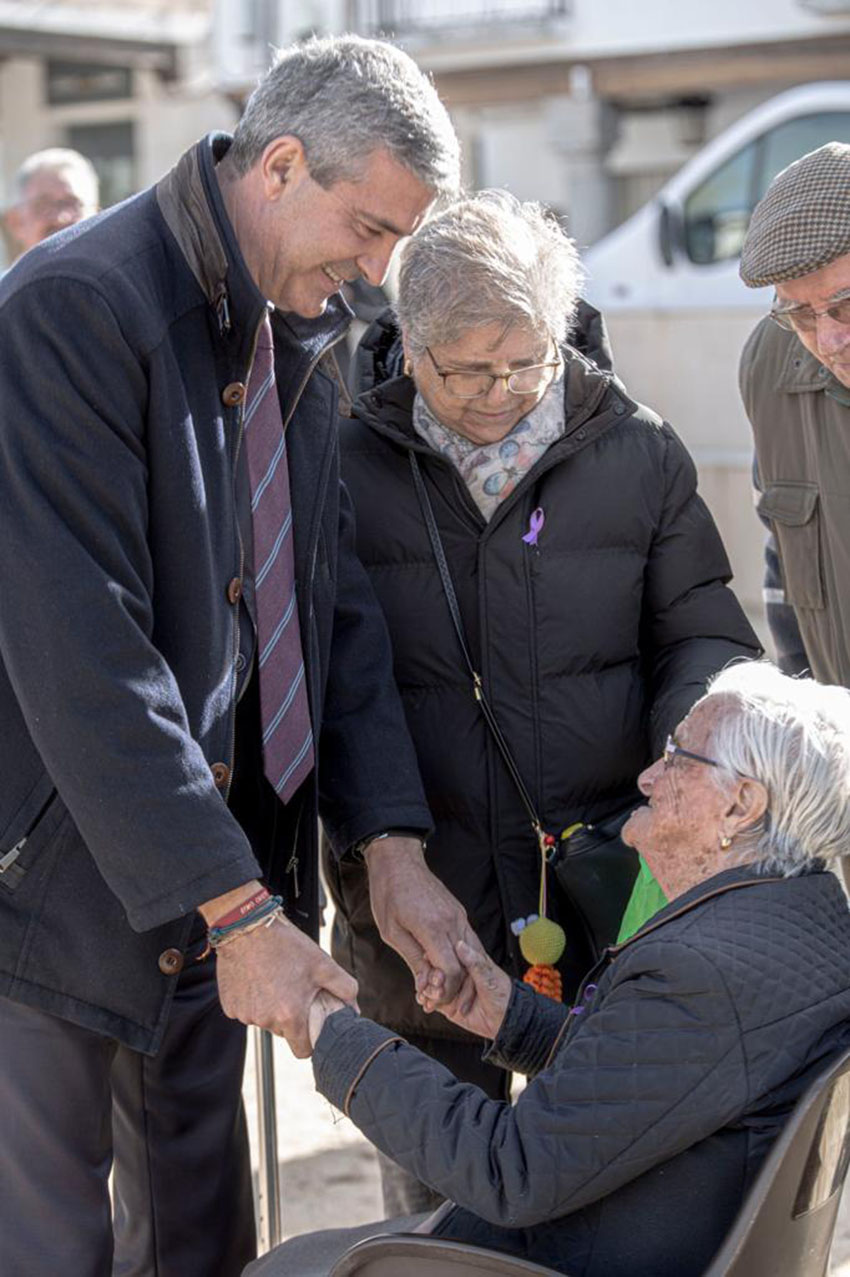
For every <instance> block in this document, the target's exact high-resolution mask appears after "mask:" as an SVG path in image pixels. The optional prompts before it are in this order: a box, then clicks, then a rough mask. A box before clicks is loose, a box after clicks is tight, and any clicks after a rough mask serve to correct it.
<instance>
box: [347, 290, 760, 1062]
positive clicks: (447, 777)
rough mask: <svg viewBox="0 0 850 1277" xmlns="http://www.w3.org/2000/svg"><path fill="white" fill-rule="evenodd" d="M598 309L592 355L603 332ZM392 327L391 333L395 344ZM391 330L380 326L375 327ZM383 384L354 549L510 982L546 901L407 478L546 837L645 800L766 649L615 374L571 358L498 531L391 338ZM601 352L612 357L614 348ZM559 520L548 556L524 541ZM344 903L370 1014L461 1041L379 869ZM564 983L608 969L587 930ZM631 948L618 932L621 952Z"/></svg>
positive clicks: (447, 853) (452, 874)
mask: <svg viewBox="0 0 850 1277" xmlns="http://www.w3.org/2000/svg"><path fill="white" fill-rule="evenodd" d="M588 311H589V308H587V307H586V308H585V310H584V312H583V315H584V321H585V327H584V328H583V329H582V334H581V335H582V337H583V342H582V343H580V344H584V345H585V347H586V348H591V349H593V350H594V352H596V351H597V342H598V341H599V340H601V339H602V338H601V336H600V334H599V332H598V331H597V327H598V321H599V316H598V315H597V316H596V319H595V320H594V318H593V314H588ZM386 322H387V321H386V320H382V321H381V323H380V324H377V325H375V328H376V329H378V330H379V333H380V332H383V333H384V339H385V340H388V339H389V335H390V330H387V329H386ZM372 331H373V330H370V333H372ZM375 340H376V344H375V348H374V367H375V374H374V375H375V378H376V379H377V378H379V377H380V375H381V374H382V372H384V371H385V372H386V373H387V375H389V376H390V380H388V381H385V382H383V383H381V384H379V385H376V386H375V388H374V389H372V390H371V391H369V392H368V393H366V394H363V395H361V396H360V398H359V399H358V401H357V405H356V408H355V412H356V414H357V419H355V420H351V421H347V422H345V423H344V424H343V426H342V428H341V433H340V445H341V449H342V467H343V478H344V480H345V483H346V485H347V487H348V489H349V491H350V493H351V497H352V501H353V503H354V507H355V512H356V516H357V552H358V555H359V557H360V560H361V562H362V563H363V565H364V567H365V568H366V571H367V572H368V574H369V577H370V580H371V582H372V586H373V588H374V590H375V593H376V595H377V597H378V601H379V603H380V604H381V607H382V608H383V611H384V615H385V617H386V620H387V624H388V626H389V631H390V638H391V640H392V646H393V662H394V670H395V676H396V681H397V683H398V686H399V690H400V691H401V696H402V702H403V704H404V711H405V715H406V718H407V725H408V727H409V729H410V734H411V736H412V737H413V741H414V744H415V746H416V753H417V758H418V760H419V767H420V770H421V774H422V779H423V782H424V784H425V791H426V795H427V798H428V804H429V806H430V808H431V811H432V813H433V816H434V822H435V826H436V828H435V831H434V833H433V835H432V837H431V838H430V839H429V843H428V863H429V865H430V867H431V869H433V871H434V872H435V873H436V874H437V875H438V876H439V877H440V878H441V879H442V880H443V881H444V882H445V883H446V885H447V886H448V888H449V890H450V891H451V892H452V893H453V894H454V895H455V896H457V898H458V899H459V900H460V901H461V902H462V903H463V905H464V906H465V908H466V910H467V912H468V914H469V916H470V919H471V920H472V923H473V926H474V927H475V930H476V932H477V933H478V935H479V936H480V938H481V941H482V944H483V945H484V946H485V948H486V949H487V951H488V953H490V954H491V956H492V957H493V959H494V961H495V962H497V963H498V964H499V965H500V966H502V967H504V968H505V969H506V970H509V971H511V973H512V974H517V975H518V974H520V973H521V971H523V970H525V964H524V963H523V962H522V960H521V958H520V957H519V953H518V948H517V942H516V939H515V937H514V936H513V935H512V934H511V931H510V923H511V922H512V921H513V920H514V919H516V918H521V917H522V918H524V917H527V916H528V915H529V914H531V913H534V912H536V911H537V909H538V892H539V855H538V851H537V845H536V842H535V840H534V837H533V835H532V832H531V829H530V827H529V822H528V817H527V815H526V812H525V810H524V808H523V806H522V804H521V802H520V800H519V797H518V795H517V792H516V789H515V788H514V785H513V783H512V781H511V779H510V777H509V775H508V773H507V770H506V769H505V767H504V765H503V764H502V762H501V760H500V758H499V757H498V754H497V752H496V750H495V748H494V745H493V742H492V740H491V739H490V737H489V735H488V732H487V728H486V726H485V724H484V721H483V718H482V715H481V712H480V709H479V706H478V704H477V702H476V701H475V699H474V698H473V696H472V695H471V690H470V680H469V676H468V674H467V672H466V669H465V666H464V664H463V658H462V656H461V652H460V648H459V645H458V641H457V637H456V635H455V632H454V629H453V627H452V622H451V617H450V614H449V611H448V608H447V606H446V602H445V597H444V595H443V589H442V585H441V582H440V577H439V573H438V571H437V567H436V564H435V562H434V558H433V555H432V552H431V548H430V543H429V540H428V535H427V531H426V528H425V524H424V520H423V517H422V513H421V510H420V507H419V504H418V501H417V497H416V492H415V490H414V487H413V481H412V478H411V471H410V461H409V454H410V453H411V452H413V451H415V452H416V454H417V456H418V458H419V464H420V466H421V469H422V474H423V476H424V480H425V483H426V486H427V488H428V491H429V493H430V496H431V501H432V503H433V507H434V515H435V518H436V520H437V523H438V525H439V529H440V535H441V538H442V541H443V544H444V546H445V550H446V554H447V556H448V560H449V563H450V564H451V569H452V575H453V580H454V585H455V589H456V591H457V596H458V603H459V606H460V610H461V613H462V616H463V621H464V628H465V630H466V634H467V637H468V640H469V643H470V646H471V649H472V652H473V657H474V659H475V661H476V668H477V669H479V670H480V671H481V672H482V676H483V679H484V683H485V686H486V690H487V694H488V696H489V699H490V702H491V704H492V706H493V709H494V711H495V714H496V717H497V719H498V721H499V724H500V726H501V728H502V731H503V732H504V733H505V735H506V737H507V739H508V741H509V743H510V747H511V751H512V753H513V755H514V757H515V759H516V762H517V765H518V767H519V770H520V772H521V774H522V776H523V778H524V780H525V783H526V785H527V787H528V789H529V791H530V793H531V795H532V797H533V799H534V802H535V805H536V807H537V810H538V811H539V812H540V814H541V817H542V819H543V823H544V825H545V827H546V828H548V829H549V830H551V831H552V832H553V833H558V832H560V831H561V830H562V829H565V828H566V827H567V826H568V825H571V824H573V822H575V821H588V822H590V821H596V820H599V819H601V818H602V817H603V816H606V815H611V814H612V813H614V812H617V811H619V810H622V809H623V808H625V807H627V806H628V805H629V804H631V803H633V802H635V801H636V800H637V798H638V794H637V791H636V789H635V777H636V776H637V775H638V773H639V772H640V771H641V770H642V768H644V767H645V766H646V765H647V763H649V762H650V761H651V760H652V758H654V757H657V756H658V753H659V752H660V750H661V747H662V745H663V743H664V738H665V736H666V734H667V733H668V732H671V731H673V730H674V729H675V727H676V725H677V724H678V722H679V721H680V719H681V718H682V717H683V716H684V715H685V714H686V713H687V712H688V710H689V709H690V707H691V705H692V704H693V703H694V701H695V700H697V698H698V697H699V696H701V695H702V693H703V691H704V690H705V684H706V681H707V679H708V678H709V676H710V675H712V674H714V673H715V672H716V671H717V670H718V669H720V668H721V667H722V666H723V665H725V664H726V663H727V662H728V661H731V660H734V659H736V658H740V657H742V656H746V657H751V656H754V655H756V653H757V650H758V645H757V640H756V637H755V635H754V634H753V632H752V630H751V629H750V627H749V625H748V624H747V621H746V619H745V618H744V615H743V612H742V611H741V608H740V606H739V605H738V602H737V600H736V598H735V596H734V594H733V593H732V591H731V590H730V589H728V588H727V585H726V582H728V580H729V577H730V568H729V562H728V560H727V558H726V554H725V552H724V549H723V546H722V544H721V541H720V537H719V536H718V533H717V528H716V527H715V525H714V521H713V520H712V518H711V515H710V514H709V512H708V510H707V509H706V507H705V505H704V504H703V502H702V500H701V498H700V497H699V495H698V494H697V490H696V472H695V470H694V465H693V462H692V460H691V458H690V456H689V455H688V453H687V451H686V450H685V448H684V446H683V445H682V443H681V441H680V440H679V438H678V437H677V436H676V434H675V433H674V431H673V430H672V429H671V428H670V426H669V425H667V424H666V423H665V422H662V421H661V419H660V418H659V417H657V416H656V415H655V413H653V412H652V411H651V410H650V409H648V408H644V407H642V406H641V405H639V404H637V403H635V402H634V400H632V399H630V398H629V397H628V395H627V394H626V392H625V390H624V389H623V387H622V385H621V384H620V383H619V382H618V381H617V380H616V378H614V377H613V376H612V374H611V373H609V372H604V371H601V370H600V369H599V367H598V366H597V365H596V364H594V363H592V362H590V360H588V359H587V358H585V357H584V356H582V354H581V353H580V352H579V351H578V349H576V348H574V347H570V348H567V349H566V350H565V352H564V356H565V360H566V364H567V375H566V378H565V388H564V393H565V412H566V426H565V431H564V434H563V436H562V437H561V438H560V439H558V440H556V442H555V443H553V444H552V446H551V447H550V448H549V449H548V450H547V451H546V452H545V453H544V455H543V456H542V457H541V458H539V460H538V461H537V463H536V464H535V465H534V466H533V467H532V469H531V470H530V471H529V472H528V473H527V474H526V475H525V476H524V477H523V479H522V480H521V482H519V483H518V484H517V486H516V488H515V490H514V491H513V492H512V493H511V495H510V496H509V497H507V498H506V499H505V500H504V501H503V502H502V503H501V504H500V505H499V507H498V509H497V510H496V512H495V513H494V514H493V517H492V518H491V519H490V521H489V523H485V522H484V520H483V518H482V516H481V514H480V512H479V511H478V508H477V507H476V506H475V504H474V502H473V501H472V499H471V497H470V496H469V492H468V490H467V489H466V486H465V484H464V483H463V481H462V480H461V478H460V476H459V475H458V473H457V471H456V470H455V469H454V468H453V467H452V466H451V465H450V464H449V462H447V461H446V460H445V459H444V458H443V457H441V456H439V455H438V454H436V453H435V452H434V451H433V450H432V449H431V448H429V447H428V445H427V444H426V443H425V442H424V440H422V439H421V438H420V437H419V436H418V435H417V434H416V433H415V432H414V430H413V426H412V423H411V407H412V402H413V393H414V388H413V383H412V382H411V380H410V379H409V378H407V377H403V376H401V377H398V376H396V377H393V376H392V375H391V374H392V369H393V366H394V365H393V358H394V356H393V354H392V351H391V352H390V355H388V356H387V355H385V354H384V353H383V346H382V344H381V341H380V340H377V339H375ZM603 355H604V351H603ZM537 507H541V508H542V509H543V510H544V511H545V525H544V527H543V530H542V531H541V533H540V535H539V538H538V543H537V546H536V547H535V546H530V545H528V544H526V543H525V542H523V539H522V538H523V535H524V534H525V533H526V532H527V531H528V527H529V518H530V516H531V513H532V511H533V510H535V509H536V508H537ZM326 869H327V876H328V882H329V885H330V888H331V892H332V894H333V896H334V899H335V903H336V904H337V914H336V923H335V930H334V948H333V952H334V956H335V957H336V958H337V960H338V961H339V962H341V963H342V964H343V965H344V966H346V967H347V968H348V969H349V970H351V971H352V972H353V973H354V974H355V975H356V977H357V979H358V980H359V982H360V996H361V1009H362V1010H363V1012H364V1013H365V1014H366V1015H369V1016H371V1017H372V1018H373V1019H376V1020H380V1021H381V1022H382V1023H384V1024H387V1025H389V1026H391V1027H393V1028H395V1029H397V1030H398V1032H400V1033H405V1034H407V1033H420V1034H421V1033H425V1034H427V1035H430V1036H433V1035H439V1036H447V1037H448V1036H454V1037H457V1036H458V1035H459V1031H458V1030H457V1029H454V1028H453V1027H452V1026H451V1025H449V1024H448V1022H447V1021H442V1023H441V1024H440V1023H435V1022H434V1017H431V1021H427V1020H426V1019H425V1018H424V1017H423V1016H422V1015H421V1013H420V1012H419V1009H418V1007H417V1005H416V1003H415V1001H414V999H413V996H412V992H413V986H412V982H411V980H410V977H409V973H408V972H407V969H406V967H404V965H403V963H402V961H401V959H400V958H398V957H397V956H396V955H395V954H393V953H392V952H391V951H390V950H389V949H387V948H386V946H384V945H382V944H381V942H380V939H379V938H378V935H377V931H376V929H375V927H374V925H373V924H372V920H371V916H370V914H369V909H368V888H367V884H366V875H365V870H364V868H363V867H362V866H358V865H356V864H348V863H336V862H335V861H334V860H333V859H331V860H330V861H329V863H328V864H327V866H326ZM560 920H561V921H562V922H563V923H564V926H565V929H566V931H567V934H568V937H569V944H568V948H567V953H566V955H565V960H564V964H563V967H564V969H563V974H564V977H565V983H566V986H567V987H568V988H569V991H570V993H572V992H574V991H575V988H576V986H577V985H578V982H579V980H580V979H581V978H582V976H584V974H585V972H586V971H587V968H588V966H589V965H590V963H591V962H592V961H593V955H592V954H590V953H589V952H588V951H587V949H586V948H585V946H584V945H583V943H582V940H583V937H582V934H581V931H580V925H579V923H578V922H577V920H576V919H574V918H573V917H571V916H569V915H568V916H563V915H562V916H561V918H560ZM614 938H615V937H613V936H612V937H611V939H612V940H613V939H614Z"/></svg>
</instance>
